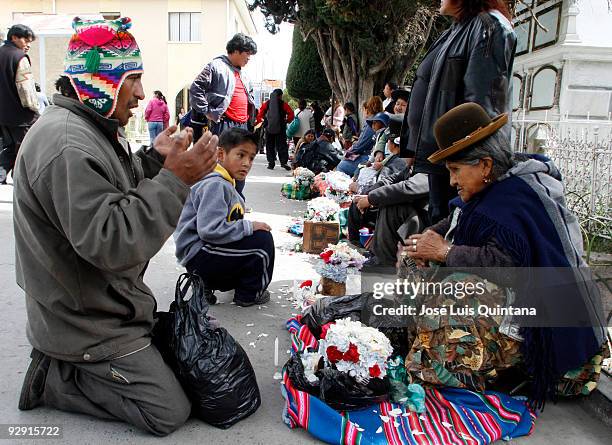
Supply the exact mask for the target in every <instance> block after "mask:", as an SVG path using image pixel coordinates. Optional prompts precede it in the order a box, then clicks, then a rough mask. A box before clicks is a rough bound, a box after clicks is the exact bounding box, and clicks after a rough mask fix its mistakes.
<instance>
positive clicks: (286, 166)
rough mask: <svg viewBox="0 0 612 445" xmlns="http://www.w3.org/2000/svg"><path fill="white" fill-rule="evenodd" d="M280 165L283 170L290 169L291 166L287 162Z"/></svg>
mask: <svg viewBox="0 0 612 445" xmlns="http://www.w3.org/2000/svg"><path fill="white" fill-rule="evenodd" d="M281 167H283V168H284V169H285V170H287V171H288V170H291V167H289V166H288V165H287V164H283V165H281Z"/></svg>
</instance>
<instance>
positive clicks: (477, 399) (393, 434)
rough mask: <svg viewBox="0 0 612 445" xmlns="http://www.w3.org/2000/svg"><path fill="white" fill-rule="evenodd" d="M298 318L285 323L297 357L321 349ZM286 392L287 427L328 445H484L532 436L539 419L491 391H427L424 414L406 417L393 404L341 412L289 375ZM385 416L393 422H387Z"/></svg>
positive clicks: (408, 414)
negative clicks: (298, 386) (301, 388)
mask: <svg viewBox="0 0 612 445" xmlns="http://www.w3.org/2000/svg"><path fill="white" fill-rule="evenodd" d="M300 318H301V316H299V315H298V316H297V317H295V318H291V319H290V320H289V321H288V322H287V329H288V331H289V333H290V335H291V347H292V350H293V353H295V352H301V351H304V350H305V349H306V348H309V347H315V348H316V347H317V339H316V338H315V337H314V336H313V335H312V333H311V332H310V330H309V329H308V327H307V326H305V325H302V324H301V323H300ZM282 392H283V396H284V397H285V400H286V404H285V410H284V413H283V417H284V420H285V423H287V425H288V426H289V427H290V428H297V427H301V428H304V429H306V430H307V431H308V432H309V433H310V434H312V435H313V436H314V437H316V438H317V439H319V440H321V441H323V442H326V443H329V444H338V445H352V444H361V445H371V444H372V445H373V444H381V445H382V444H392V445H396V444H397V445H400V444H401V445H403V444H414V445H446V444H453V445H455V444H456V445H481V444H489V443H492V442H494V441H496V440H498V439H504V440H509V439H512V438H515V437H520V436H526V435H529V434H531V432H532V430H533V427H534V423H535V415H534V414H533V412H531V411H530V410H529V408H528V407H527V406H526V405H525V403H524V402H523V401H520V400H517V399H515V398H513V397H510V396H508V395H505V394H502V393H498V392H493V391H486V392H485V393H484V394H480V393H476V392H473V391H468V390H465V389H456V388H444V389H427V392H426V393H427V396H426V403H425V405H426V411H425V412H424V413H423V414H418V413H413V412H410V411H408V412H406V410H405V409H404V408H403V407H402V406H401V405H396V404H393V403H382V404H379V405H373V406H370V407H368V408H365V409H361V410H356V411H349V412H338V411H335V410H333V409H332V408H330V407H329V406H327V405H326V404H325V403H324V402H323V401H321V400H319V399H318V398H316V397H314V396H311V395H310V394H308V393H306V392H303V391H299V390H297V389H295V388H294V387H293V386H292V384H291V381H290V380H289V378H288V376H287V374H286V373H283V386H282ZM397 408H399V409H401V410H402V414H400V415H397V416H392V415H391V414H390V412H391V411H392V410H394V409H397ZM381 416H383V418H385V417H384V416H386V417H388V419H389V421H388V422H384V421H383V418H381ZM385 420H386V419H385Z"/></svg>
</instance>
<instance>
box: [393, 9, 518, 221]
mask: <svg viewBox="0 0 612 445" xmlns="http://www.w3.org/2000/svg"><path fill="white" fill-rule="evenodd" d="M440 13H441V14H443V15H446V16H451V17H452V18H453V24H452V26H451V27H450V29H448V30H447V31H446V32H444V33H443V34H442V35H441V36H440V38H439V39H438V40H437V41H436V42H435V43H434V44H433V45H432V46H431V47H430V48H429V51H428V52H427V54H426V55H425V58H424V59H423V61H422V62H421V64H420V66H419V68H418V69H417V73H416V79H415V81H414V84H413V86H412V92H411V96H410V105H409V107H408V113H407V119H406V121H407V122H406V124H407V127H408V129H407V130H406V131H402V136H403V140H402V143H401V148H402V152H404V151H405V150H410V151H414V152H416V160H415V166H414V169H415V172H420V173H427V174H428V176H429V217H430V219H431V223H432V224H434V223H436V222H437V221H439V220H440V219H442V218H444V217H445V216H447V215H448V201H449V200H450V199H451V198H452V197H454V196H456V194H457V192H456V190H455V189H454V188H452V187H451V186H450V178H449V174H448V171H447V170H446V168H445V167H444V166H440V165H434V164H432V163H430V162H429V161H427V158H428V157H429V156H430V155H431V154H432V153H433V152H434V151H436V150H437V148H438V147H437V145H436V140H435V138H434V135H433V126H434V123H435V122H436V120H437V119H438V118H439V117H440V116H442V115H443V114H444V113H446V112H447V111H448V110H450V109H451V108H453V107H455V106H457V105H459V104H462V103H465V102H476V103H478V104H479V105H481V106H482V107H483V108H484V109H485V110H486V112H487V113H488V114H489V116H491V117H494V116H497V115H499V114H502V113H504V112H507V113H508V115H512V104H511V100H510V99H511V95H510V85H511V83H510V76H512V64H513V62H514V53H515V50H516V36H515V35H514V32H513V30H512V24H511V23H510V13H509V12H508V8H507V6H506V3H505V2H504V1H502V0H442V4H441V6H440ZM510 129H511V123H510V121H508V123H507V124H506V125H505V126H504V127H503V128H502V129H501V130H500V131H501V132H502V134H503V136H504V137H505V138H506V139H507V141H508V146H509V145H510Z"/></svg>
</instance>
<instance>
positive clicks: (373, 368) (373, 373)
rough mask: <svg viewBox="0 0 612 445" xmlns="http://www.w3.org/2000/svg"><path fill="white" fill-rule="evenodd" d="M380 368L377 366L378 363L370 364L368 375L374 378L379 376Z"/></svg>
mask: <svg viewBox="0 0 612 445" xmlns="http://www.w3.org/2000/svg"><path fill="white" fill-rule="evenodd" d="M380 374H381V372H380V368H379V367H378V363H376V364H375V365H374V366H370V377H373V378H376V377H380Z"/></svg>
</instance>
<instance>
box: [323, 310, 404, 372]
mask: <svg viewBox="0 0 612 445" xmlns="http://www.w3.org/2000/svg"><path fill="white" fill-rule="evenodd" d="M319 353H320V354H321V355H322V356H323V357H325V361H326V363H327V364H333V365H334V366H335V367H336V369H337V370H338V371H341V372H346V373H347V374H349V375H350V376H352V377H355V379H356V380H357V381H359V382H367V381H368V380H369V379H371V378H384V377H385V376H386V375H387V358H388V357H389V356H390V355H391V354H392V353H393V348H392V347H391V342H390V341H389V339H388V338H387V337H386V336H385V335H384V334H383V333H382V332H380V331H379V330H378V329H375V328H371V327H367V326H365V325H363V324H361V323H360V322H358V321H351V320H350V319H349V318H343V319H340V320H336V323H335V324H333V325H331V326H330V328H329V329H328V331H327V334H326V336H325V339H322V340H320V341H319Z"/></svg>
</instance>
